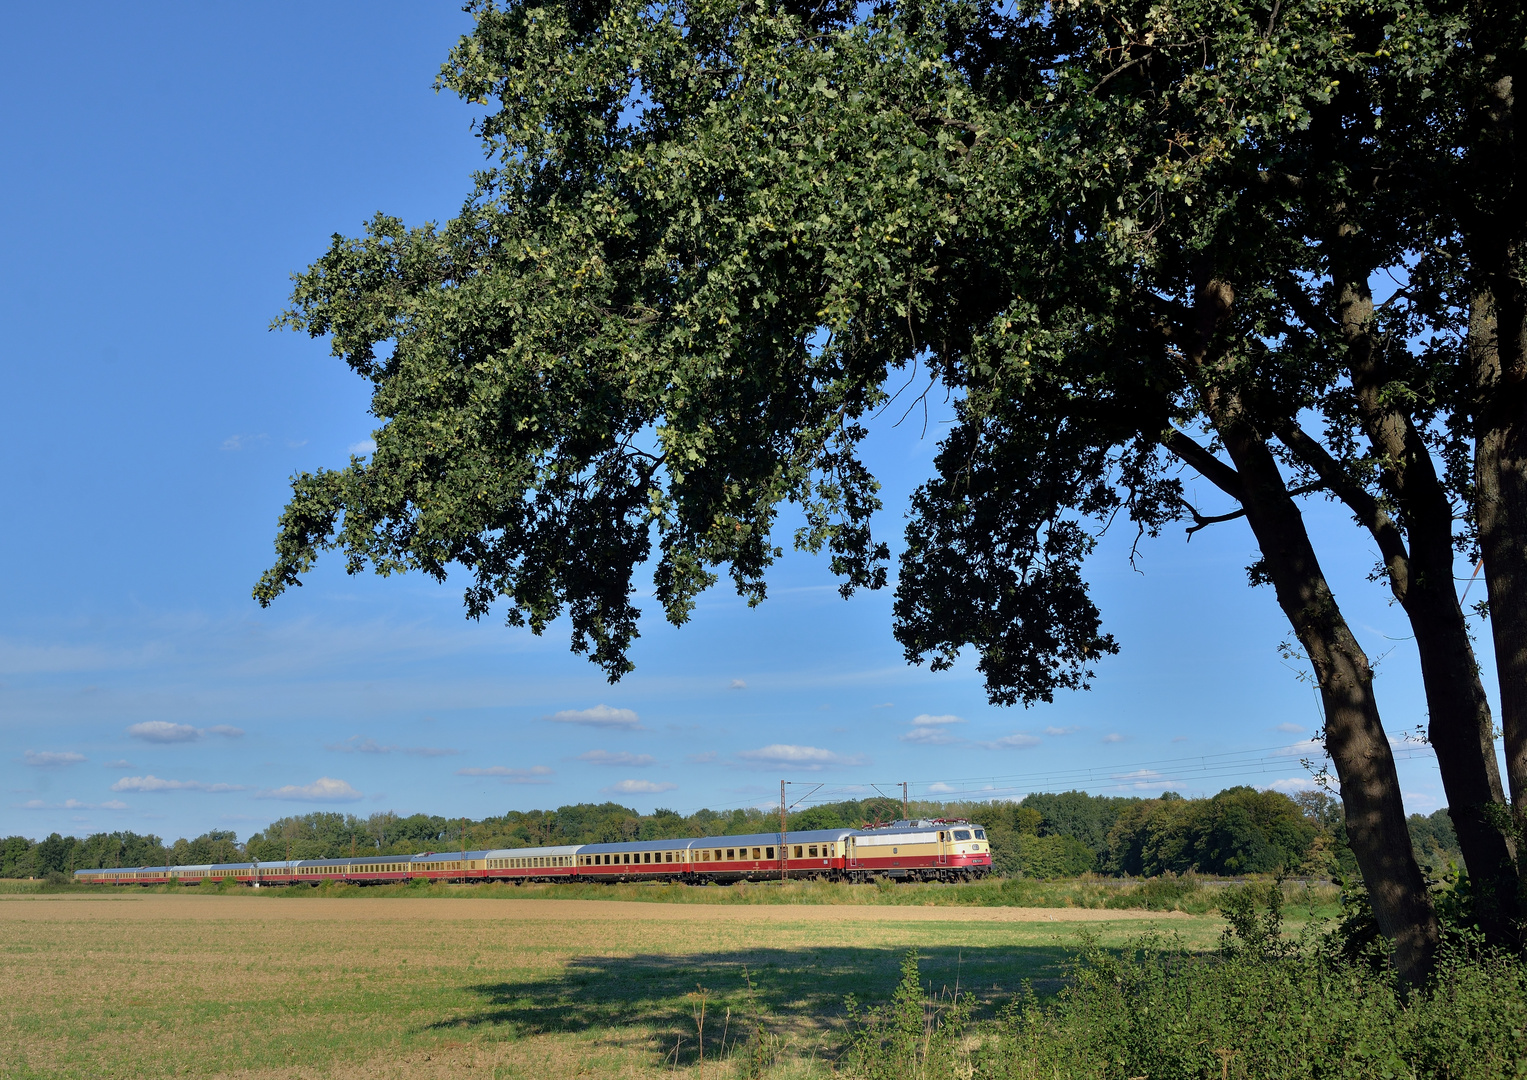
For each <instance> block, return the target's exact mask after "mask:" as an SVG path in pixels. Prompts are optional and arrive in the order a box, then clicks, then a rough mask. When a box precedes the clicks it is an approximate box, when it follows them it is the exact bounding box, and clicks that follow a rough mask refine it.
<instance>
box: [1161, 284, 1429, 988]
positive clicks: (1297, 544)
mask: <svg viewBox="0 0 1527 1080" xmlns="http://www.w3.org/2000/svg"><path fill="white" fill-rule="evenodd" d="M1233 302H1234V291H1233V289H1232V288H1231V287H1230V285H1229V284H1228V283H1226V282H1222V281H1215V280H1205V281H1203V282H1202V283H1201V284H1200V286H1199V288H1198V295H1197V297H1196V299H1195V304H1194V312H1195V317H1196V318H1197V320H1198V325H1197V326H1196V327H1195V328H1193V330H1192V331H1191V333H1189V334H1187V335H1185V337H1186V338H1188V339H1189V340H1188V342H1186V344H1187V350H1186V351H1187V356H1186V358H1185V360H1186V364H1187V366H1188V368H1189V370H1190V372H1191V374H1192V376H1193V377H1194V379H1195V382H1196V384H1197V385H1198V387H1199V392H1200V394H1201V396H1202V400H1203V404H1204V410H1205V412H1206V413H1207V415H1208V416H1209V417H1210V419H1211V421H1212V422H1213V423H1214V425H1215V429H1216V430H1217V431H1218V433H1219V436H1220V439H1221V441H1222V442H1223V443H1224V446H1225V450H1226V452H1227V453H1228V454H1229V455H1230V458H1231V461H1232V462H1233V463H1234V465H1235V471H1236V473H1237V474H1238V486H1239V488H1240V491H1239V495H1240V499H1241V506H1242V507H1243V508H1244V509H1245V511H1246V520H1247V523H1248V524H1250V526H1251V530H1252V533H1253V534H1254V535H1255V536H1256V538H1257V545H1258V547H1260V549H1261V552H1262V560H1263V564H1264V566H1265V568H1266V572H1267V575H1268V577H1269V578H1270V579H1271V580H1272V583H1273V588H1274V590H1275V592H1276V593H1277V596H1278V605H1279V606H1280V607H1281V608H1282V609H1283V613H1284V615H1285V616H1287V618H1288V620H1289V622H1290V624H1292V626H1293V628H1294V632H1295V634H1296V635H1298V638H1299V641H1300V643H1301V644H1302V645H1303V646H1304V648H1305V651H1306V653H1307V654H1308V656H1309V660H1310V664H1311V666H1312V667H1313V668H1314V669H1315V676H1316V679H1317V681H1318V683H1319V686H1320V696H1321V702H1322V705H1323V706H1324V710H1325V747H1326V753H1328V754H1329V755H1330V757H1331V761H1332V763H1333V764H1334V765H1335V766H1336V774H1337V778H1338V779H1339V780H1340V782H1341V799H1342V805H1343V807H1344V809H1345V811H1346V819H1347V836H1348V843H1349V844H1350V845H1351V848H1352V853H1353V855H1354V856H1355V857H1356V859H1357V865H1358V868H1359V870H1360V871H1361V872H1362V875H1363V883H1364V884H1365V885H1366V886H1367V888H1368V897H1369V900H1370V902H1371V904H1372V905H1373V914H1374V918H1375V920H1376V921H1377V923H1378V926H1379V930H1380V931H1381V932H1382V933H1383V934H1384V936H1385V937H1387V938H1388V939H1389V940H1390V941H1391V942H1393V944H1394V964H1395V967H1396V969H1397V970H1398V972H1399V974H1400V977H1401V978H1402V979H1403V980H1404V981H1405V982H1406V983H1408V984H1410V985H1412V986H1418V985H1420V984H1421V983H1423V982H1424V981H1425V980H1426V978H1427V976H1428V975H1429V974H1430V973H1431V970H1432V967H1433V965H1434V963H1435V960H1436V951H1437V945H1438V941H1439V937H1440V935H1439V930H1438V926H1437V916H1436V913H1435V912H1434V911H1433V909H1432V904H1431V898H1430V897H1429V896H1428V895H1427V893H1426V884H1425V882H1424V881H1423V880H1422V878H1421V870H1420V867H1418V866H1417V865H1416V859H1415V855H1414V854H1413V852H1412V850H1411V845H1410V830H1409V827H1408V826H1407V825H1406V822H1405V806H1404V803H1403V801H1402V800H1401V797H1400V779H1399V775H1398V774H1397V773H1396V771H1395V765H1394V755H1393V754H1392V753H1391V752H1390V749H1389V740H1388V739H1387V738H1386V737H1385V734H1384V727H1383V724H1382V723H1381V722H1380V720H1379V711H1378V702H1377V700H1376V699H1375V697H1374V694H1373V671H1372V669H1371V667H1370V666H1369V664H1368V657H1367V654H1366V653H1364V652H1363V649H1362V646H1360V645H1359V644H1358V643H1357V639H1356V638H1355V637H1354V636H1353V634H1352V631H1351V628H1350V627H1348V626H1347V622H1346V620H1345V618H1343V616H1342V614H1341V610H1340V609H1339V608H1338V607H1337V604H1336V597H1335V596H1334V595H1333V594H1332V592H1331V588H1330V586H1329V584H1328V583H1327V582H1326V579H1325V574H1324V572H1323V571H1322V570H1321V568H1320V561H1319V559H1318V558H1317V557H1316V555H1315V548H1314V545H1313V544H1312V543H1311V542H1310V538H1309V533H1308V532H1307V531H1306V529H1305V527H1304V518H1303V515H1302V514H1301V513H1300V512H1299V507H1298V506H1297V505H1296V504H1295V503H1294V500H1293V498H1292V497H1290V495H1289V494H1288V488H1287V486H1286V485H1285V484H1284V483H1283V477H1282V475H1281V474H1280V473H1279V471H1278V465H1277V462H1276V460H1274V458H1273V455H1272V452H1271V451H1270V450H1269V449H1268V448H1267V443H1266V441H1265V440H1264V439H1263V437H1262V436H1261V435H1260V434H1259V433H1258V432H1257V431H1256V430H1255V428H1254V426H1253V425H1252V423H1251V421H1250V419H1249V418H1248V417H1247V416H1246V415H1245V412H1244V409H1243V407H1242V405H1241V402H1240V399H1239V398H1238V396H1237V395H1236V393H1235V391H1234V390H1233V389H1230V388H1227V387H1225V386H1222V385H1219V383H1218V382H1217V381H1215V380H1213V379H1212V378H1207V377H1206V371H1207V366H1206V363H1205V361H1206V358H1207V357H1208V355H1209V352H1210V347H1211V341H1212V339H1213V337H1214V335H1215V333H1216V332H1217V330H1218V327H1219V326H1220V325H1221V324H1222V323H1223V322H1224V321H1225V320H1226V319H1227V317H1228V315H1229V312H1230V308H1231V306H1232V304H1233Z"/></svg>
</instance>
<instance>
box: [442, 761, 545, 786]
mask: <svg viewBox="0 0 1527 1080" xmlns="http://www.w3.org/2000/svg"><path fill="white" fill-rule="evenodd" d="M456 775H457V776H496V777H498V778H499V779H500V780H502V781H503V782H504V783H506V784H549V783H551V781H550V780H548V779H546V777H548V776H551V775H552V771H551V770H550V769H548V768H547V767H546V766H545V765H532V766H531V767H530V768H528V769H511V768H509V767H508V766H506V765H490V766H488V767H487V768H478V769H457V770H456Z"/></svg>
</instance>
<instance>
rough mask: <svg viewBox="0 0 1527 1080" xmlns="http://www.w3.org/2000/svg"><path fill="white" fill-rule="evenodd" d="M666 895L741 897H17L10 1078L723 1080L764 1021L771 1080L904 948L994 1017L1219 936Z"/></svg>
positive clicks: (872, 998) (988, 910) (795, 1065)
mask: <svg viewBox="0 0 1527 1080" xmlns="http://www.w3.org/2000/svg"><path fill="white" fill-rule="evenodd" d="M283 891H284V890H283ZM400 891H401V890H400ZM754 891H756V892H763V890H762V889H756V890H754ZM440 892H445V893H447V895H445V896H439V895H436V896H431V895H428V894H429V893H437V894H438V893H440ZM663 892H669V893H671V894H672V896H673V897H674V898H680V897H682V898H687V899H693V898H694V897H695V896H697V895H698V896H707V895H708V896H709V897H711V898H714V899H728V900H730V902H726V903H711V904H699V903H683V904H658V903H629V902H620V901H618V900H610V899H604V900H580V899H567V898H566V896H567V894H566V893H565V892H561V893H557V892H548V893H546V894H545V896H544V898H542V897H537V898H525V893H524V891H520V892H519V893H518V895H517V896H513V897H495V896H492V895H490V894H487V893H485V892H484V891H482V890H471V889H463V890H439V889H438V888H437V889H435V890H426V895H425V896H423V897H419V896H411V895H406V894H405V895H401V896H395V897H391V898H389V897H387V896H385V895H380V890H378V891H374V892H371V893H368V894H367V895H366V896H364V897H355V896H343V895H338V896H336V895H330V896H327V897H325V896H320V895H318V893H317V892H312V891H307V892H305V895H304V896H302V897H300V898H295V897H294V898H287V897H284V896H282V895H279V893H278V894H275V895H252V894H250V893H248V892H239V893H232V894H227V895H201V894H199V890H197V891H191V890H187V891H185V892H182V893H179V894H173V893H142V892H136V891H134V892H130V893H123V892H111V891H105V890H102V891H99V892H97V891H94V890H91V891H88V892H78V891H74V890H72V889H66V890H64V891H60V892H56V893H51V894H49V893H41V894H39V893H35V892H34V894H33V895H26V892H25V891H23V890H21V889H20V887H17V888H15V889H13V890H11V891H10V892H9V893H8V894H7V895H4V896H0V941H3V949H0V965H3V970H0V978H3V979H4V985H5V987H6V988H7V989H6V993H5V995H4V1001H5V1005H4V1011H3V1015H0V1048H3V1049H0V1071H3V1074H4V1075H5V1076H8V1077H11V1076H14V1077H82V1078H83V1077H129V1076H132V1077H137V1076H182V1075H189V1076H209V1075H232V1076H243V1077H320V1076H322V1077H329V1076H340V1077H344V1076H356V1077H360V1076H368V1077H374V1076H399V1077H401V1076H405V1075H406V1076H411V1077H412V1076H436V1075H439V1076H444V1075H447V1074H450V1075H455V1076H460V1075H471V1076H483V1077H494V1078H497V1077H521V1076H522V1077H548V1076H596V1077H605V1076H610V1077H614V1076H640V1075H647V1074H649V1073H655V1072H670V1073H671V1072H673V1071H677V1072H681V1073H684V1074H686V1075H689V1076H692V1077H699V1076H716V1077H725V1076H733V1075H739V1062H738V1061H737V1060H734V1059H733V1055H734V1054H735V1053H736V1051H737V1047H738V1045H739V1042H740V1041H743V1040H747V1039H748V1038H750V1037H752V1036H753V1034H754V1031H755V1029H756V1028H757V1027H759V1026H760V1025H761V1026H762V1028H763V1030H764V1033H765V1037H766V1038H765V1041H766V1042H767V1043H768V1049H769V1052H770V1057H771V1060H772V1062H773V1064H772V1065H771V1067H770V1069H769V1073H770V1075H778V1076H781V1077H784V1076H794V1075H826V1074H827V1073H829V1072H830V1070H831V1064H830V1063H831V1061H832V1060H833V1058H834V1056H835V1055H836V1054H838V1053H839V1052H840V1051H841V1048H842V1044H843V1040H842V1029H843V1022H844V1016H845V1011H844V998H845V996H846V995H849V994H853V995H855V996H856V997H857V998H858V999H859V1000H860V1001H866V1002H876V1001H880V1000H883V999H884V998H885V997H886V996H887V995H888V994H889V992H890V990H891V988H892V986H893V985H894V983H895V981H896V976H897V969H898V965H899V964H900V961H901V959H902V957H903V956H904V955H905V953H906V952H907V950H909V949H913V948H915V949H917V950H918V952H919V953H920V954H921V956H922V957H923V962H922V971H923V976H924V978H925V979H926V980H928V981H930V982H931V984H932V986H933V989H934V990H938V989H940V988H941V987H948V988H949V989H950V990H953V989H954V988H955V987H956V986H958V987H959V989H960V991H961V993H966V994H971V995H974V997H975V998H976V999H977V1000H978V1001H979V1002H980V1004H981V1009H982V1011H990V1010H991V1009H993V1008H995V1007H997V1006H1000V1005H1001V1004H1003V1003H1005V1002H1006V1001H1009V1000H1011V999H1012V997H1013V996H1014V995H1015V994H1017V993H1018V992H1020V990H1021V988H1022V986H1023V984H1024V982H1025V981H1029V982H1031V983H1032V984H1033V986H1034V987H1035V989H1036V990H1037V991H1038V992H1040V993H1041V994H1044V993H1049V992H1053V990H1054V989H1056V988H1057V987H1058V986H1059V985H1060V979H1061V978H1062V977H1063V975H1064V965H1065V962H1066V959H1067V957H1068V955H1069V953H1070V950H1071V949H1072V947H1073V946H1074V945H1075V943H1076V942H1077V941H1078V934H1079V932H1082V931H1083V930H1085V931H1086V932H1088V933H1091V934H1094V935H1096V936H1097V937H1098V938H1099V940H1100V941H1101V942H1102V943H1103V944H1105V945H1112V946H1122V945H1124V944H1126V943H1127V942H1128V941H1129V940H1130V939H1131V938H1133V937H1136V936H1138V935H1140V934H1141V933H1143V932H1146V931H1148V930H1150V929H1156V930H1160V931H1163V932H1166V933H1172V934H1177V935H1180V936H1181V937H1182V938H1183V939H1184V940H1185V941H1186V942H1187V943H1189V944H1190V945H1191V946H1193V947H1196V948H1208V947H1211V946H1212V944H1213V942H1214V941H1215V939H1216V937H1217V934H1218V932H1219V927H1220V921H1219V920H1218V919H1217V918H1215V917H1214V916H1212V915H1191V914H1186V913H1183V912H1168V913H1155V912H1150V911H1145V910H1106V909H1101V910H1100V909H1097V908H1088V907H1079V906H1071V907H1052V908H1047V909H1031V908H1017V907H1011V906H1001V905H990V904H988V905H984V906H983V905H979V904H977V905H970V906H948V905H938V906H932V902H931V901H929V900H926V899H923V900H918V901H917V902H916V903H910V902H904V903H879V904H876V903H873V902H872V903H859V904H853V905H849V904H842V903H832V895H833V894H831V892H830V890H827V891H822V892H820V893H819V894H818V895H816V896H815V897H814V899H815V901H816V902H815V903H811V902H810V900H809V899H808V902H807V903H804V904H802V903H795V904H780V903H772V904H771V903H749V902H739V901H745V900H746V899H747V894H746V891H741V892H739V891H737V890H722V889H709V890H704V889H700V890H684V889H672V890H650V889H649V890H648V892H647V894H646V897H645V898H656V897H657V896H658V895H659V894H660V893H663ZM858 893H859V895H860V896H861V897H863V898H864V899H866V900H874V899H875V896H876V893H875V890H872V889H862V890H859V891H858ZM600 895H601V896H603V897H613V896H615V895H618V894H616V893H613V892H612V891H609V890H606V891H604V892H602V893H601V894H600ZM897 896H898V899H901V900H903V901H912V900H913V899H914V898H915V896H916V894H915V893H914V892H913V891H912V890H910V889H907V890H902V891H900V892H899V893H898V894H897ZM554 897H555V898H554ZM829 905H830V906H829ZM749 983H751V986H752V990H751V991H750V990H749ZM702 1001H703V1004H704V1008H705V1023H704V1052H705V1061H704V1062H703V1063H702V1062H701V1060H700V1049H701V1046H700V1041H699V1031H698V1027H699V1025H698V1011H699V1008H700V1006H701V1003H702ZM718 1058H721V1059H724V1060H718Z"/></svg>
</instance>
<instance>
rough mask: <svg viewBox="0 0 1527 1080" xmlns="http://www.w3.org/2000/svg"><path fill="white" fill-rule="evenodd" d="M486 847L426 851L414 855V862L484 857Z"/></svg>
mask: <svg viewBox="0 0 1527 1080" xmlns="http://www.w3.org/2000/svg"><path fill="white" fill-rule="evenodd" d="M487 857H488V852H487V849H485V848H484V849H480V850H477V851H426V852H424V853H423V854H420V855H415V856H414V862H450V861H451V860H452V859H486V858H487Z"/></svg>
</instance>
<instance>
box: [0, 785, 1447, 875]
mask: <svg viewBox="0 0 1527 1080" xmlns="http://www.w3.org/2000/svg"><path fill="white" fill-rule="evenodd" d="M911 812H912V814H913V816H914V817H917V816H921V817H964V818H969V819H971V820H973V821H977V822H979V823H981V824H982V825H984V826H986V830H987V835H988V837H990V839H991V846H992V861H993V864H994V868H995V870H996V872H997V873H998V874H999V875H1002V876H1005V877H1020V876H1022V877H1042V878H1056V877H1074V876H1076V875H1078V874H1085V873H1098V874H1105V875H1112V876H1126V875H1127V876H1130V877H1152V876H1156V875H1159V874H1164V873H1175V874H1183V873H1190V872H1193V873H1201V874H1211V875H1226V876H1237V875H1241V874H1256V873H1274V872H1278V871H1282V872H1285V873H1288V874H1292V875H1299V876H1322V877H1324V876H1331V875H1336V874H1340V875H1343V876H1355V875H1356V867H1355V864H1354V863H1353V861H1352V855H1351V852H1350V851H1349V850H1348V848H1347V843H1346V827H1345V825H1344V823H1343V821H1342V812H1341V804H1340V802H1338V801H1337V800H1336V799H1333V798H1332V797H1331V796H1329V795H1327V794H1325V793H1324V792H1321V791H1308V792H1300V793H1298V794H1297V795H1294V796H1292V797H1290V796H1288V795H1284V794H1282V793H1280V792H1276V791H1258V790H1256V789H1255V788H1250V787H1232V788H1227V789H1226V790H1224V791H1221V792H1220V793H1219V794H1218V795H1215V796H1213V797H1211V798H1201V799H1187V798H1183V797H1182V796H1180V795H1177V794H1175V793H1172V792H1166V793H1164V794H1162V795H1161V796H1160V797H1159V798H1154V799H1145V798H1134V797H1121V796H1107V795H1088V794H1086V793H1085V792H1081V791H1067V792H1063V793H1060V794H1035V795H1029V796H1027V797H1026V798H1024V799H1023V800H1022V801H1021V802H986V803H933V802H914V803H912V805H911ZM901 816H902V807H901V804H900V803H899V802H896V801H894V800H891V799H881V798H875V799H864V800H850V801H847V802H839V803H827V804H823V805H820V806H813V807H810V808H808V809H805V810H800V811H797V812H795V813H792V814H790V815H789V820H788V827H789V828H790V829H791V830H792V831H798V830H806V829H826V828H836V827H841V826H859V825H865V824H869V823H873V822H884V821H892V820H895V819H897V818H900V817H901ZM778 827H779V817H778V815H777V814H773V813H770V812H767V811H763V810H757V809H747V810H730V811H715V810H700V811H697V812H696V813H693V814H690V815H688V816H684V815H680V814H677V813H675V812H674V811H672V810H655V811H653V812H652V813H651V814H641V813H638V812H637V811H635V810H632V809H631V808H629V807H625V806H620V805H618V804H616V803H602V804H597V805H596V804H594V803H579V804H577V805H575V806H563V807H559V808H557V809H556V810H528V811H519V810H511V811H510V812H509V813H507V814H503V815H501V816H498V817H486V818H483V819H482V820H480V821H472V820H470V819H464V818H444V817H439V816H437V815H431V814H411V815H409V816H407V817H401V816H399V815H398V814H395V813H392V812H385V813H378V814H372V815H371V816H369V817H365V818H362V817H357V816H355V815H353V814H339V813H330V812H316V813H311V814H303V815H300V816H295V817H286V818H281V819H280V820H278V821H273V822H271V824H270V825H268V826H267V827H266V828H265V829H263V830H261V831H260V832H257V833H255V834H254V835H253V836H251V837H250V838H249V839H248V840H246V841H245V842H244V843H242V844H240V843H239V842H238V837H237V836H236V835H235V834H234V833H232V832H219V831H214V832H208V833H204V834H202V835H201V836H198V837H196V838H195V839H194V840H186V839H180V840H176V841H175V842H174V843H173V844H170V845H166V844H165V843H164V842H163V841H162V840H161V839H160V838H159V837H157V836H140V835H138V834H136V833H131V832H116V833H96V834H94V835H92V836H87V837H85V838H83V839H77V838H75V837H72V836H60V835H59V834H58V833H54V834H53V835H52V836H49V837H48V838H47V839H45V840H40V841H38V840H29V839H27V838H26V837H22V836H12V837H7V838H6V839H5V840H0V877H6V878H18V877H22V878H25V877H46V876H48V875H49V874H64V875H67V874H70V873H72V872H73V871H75V870H85V869H94V868H99V867H117V866H152V865H163V864H165V863H173V864H179V865H186V864H195V863H208V862H243V861H248V860H258V861H261V862H273V861H277V860H281V859H286V858H293V859H325V858H342V857H345V856H349V855H364V854H368V853H372V852H376V853H381V854H417V853H420V852H425V851H449V850H456V849H459V848H461V847H462V846H463V845H464V846H465V847H467V848H472V849H481V848H500V847H532V846H540V845H551V844H589V843H609V842H613V841H619V840H667V839H674V838H682V837H689V836H716V835H737V834H741V833H757V832H772V831H774V830H777V829H778ZM1410 835H1411V842H1412V844H1413V845H1414V847H1415V849H1416V857H1417V859H1418V861H1419V862H1420V863H1421V865H1422V866H1423V867H1425V868H1429V869H1430V871H1431V872H1432V873H1434V874H1440V873H1442V872H1443V871H1445V870H1447V868H1448V866H1449V864H1461V863H1462V861H1463V860H1462V857H1461V855H1460V853H1459V850H1458V840H1457V837H1456V836H1455V835H1454V832H1453V824H1452V820H1451V819H1450V818H1449V817H1448V813H1447V811H1446V810H1445V809H1444V810H1438V811H1437V812H1435V813H1433V814H1431V815H1430V816H1423V815H1421V814H1412V815H1411V816H1410Z"/></svg>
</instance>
